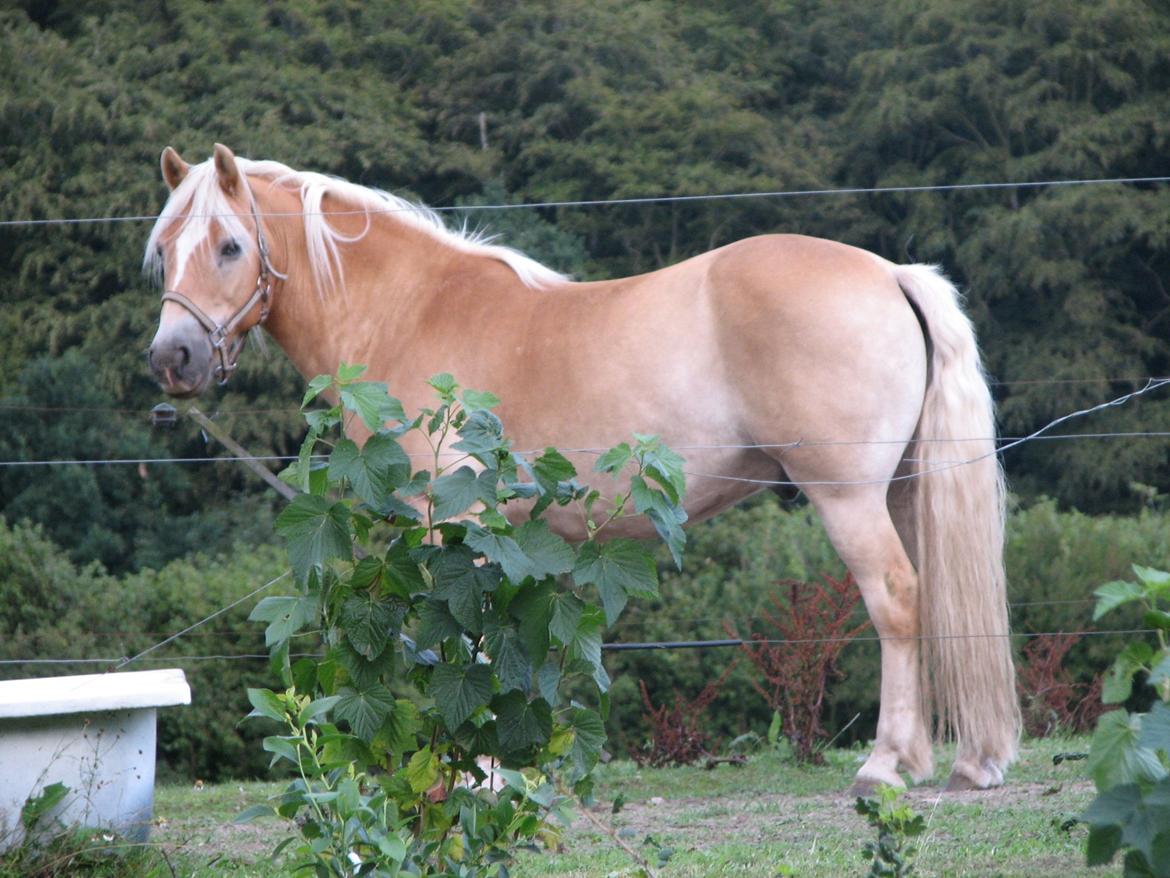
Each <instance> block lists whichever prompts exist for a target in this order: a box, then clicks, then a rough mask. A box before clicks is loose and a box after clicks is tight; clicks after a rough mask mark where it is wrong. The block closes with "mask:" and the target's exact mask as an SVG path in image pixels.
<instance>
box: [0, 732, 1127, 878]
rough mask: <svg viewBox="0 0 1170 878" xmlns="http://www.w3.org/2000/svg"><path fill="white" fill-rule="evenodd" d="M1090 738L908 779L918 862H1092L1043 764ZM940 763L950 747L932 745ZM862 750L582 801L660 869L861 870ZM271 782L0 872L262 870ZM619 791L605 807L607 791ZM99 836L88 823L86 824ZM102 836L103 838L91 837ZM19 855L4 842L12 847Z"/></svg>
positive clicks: (1049, 868) (1034, 869) (726, 770)
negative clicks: (956, 786) (952, 775)
mask: <svg viewBox="0 0 1170 878" xmlns="http://www.w3.org/2000/svg"><path fill="white" fill-rule="evenodd" d="M1086 749H1088V741H1087V740H1086V739H1050V740H1044V741H1029V742H1026V743H1025V744H1024V747H1023V752H1022V756H1021V760H1020V762H1019V763H1018V764H1017V765H1016V766H1015V767H1014V768H1013V770H1012V772H1011V773H1010V775H1009V780H1008V784H1007V785H1006V786H1005V787H1003V788H1002V789H1000V790H992V791H987V792H980V793H963V794H946V793H943V792H942V791H941V789H940V788H939V787H938V786H937V785H924V786H920V787H916V788H914V789H913V790H911V791H909V792H908V793H907V794H906V799H907V801H908V802H909V803H910V804H911V806H912V807H913V808H914V809H915V811H916V812H918V813H919V814H922V815H923V816H924V817H926V819H927V825H928V827H927V831H926V833H925V834H924V835H923V836H922V837H920V838H919V839H918V840H917V842H918V843H917V847H918V853H917V856H916V858H915V866H916V874H918V875H920V876H936V875H937V876H944V875H945V876H981V878H982V876H997V875H998V876H1005V878H1010V876H1021V878H1023V876H1029V878H1044V876H1053V878H1055V876H1059V878H1078V876H1090V875H1092V876H1100V875H1102V874H1108V872H1104V873H1103V872H1102V870H1100V869H1093V870H1090V869H1088V868H1087V867H1085V865H1084V843H1085V830H1084V828H1083V827H1081V826H1073V827H1071V828H1063V824H1064V823H1065V821H1067V820H1068V819H1069V818H1071V817H1073V816H1075V815H1076V814H1078V813H1080V812H1081V811H1083V809H1084V808H1085V806H1086V805H1087V804H1088V802H1089V801H1090V800H1091V799H1092V797H1093V789H1092V785H1091V784H1090V783H1089V782H1088V781H1087V780H1085V779H1084V776H1085V771H1084V763H1083V762H1064V763H1062V764H1060V765H1054V764H1053V756H1054V755H1055V754H1057V753H1065V752H1072V751H1084V750H1086ZM937 755H938V758H939V764H940V766H945V765H946V764H947V757H948V755H949V754H948V753H947V752H946V751H945V749H943V748H940V749H939V751H938V754H937ZM861 756H862V754H861V753H860V752H859V751H851V750H835V751H830V752H828V753H827V754H826V757H827V758H826V764H825V765H823V766H812V767H809V766H796V765H793V764H792V763H791V762H790V761H789V760H787V759H785V758H782V757H781V756H779V755H777V754H774V753H765V754H759V755H757V756H755V757H753V758H752V760H751V761H750V763H749V764H748V765H747V766H745V767H735V766H728V765H722V766H719V767H718V768H716V769H714V770H712V771H706V770H704V769H702V768H667V769H642V768H638V767H637V766H636V765H634V764H632V763H629V762H615V763H611V764H610V765H607V766H603V767H602V768H601V769H599V772H598V787H597V797H596V803H595V806H594V809H593V811H592V813H593V814H594V816H595V817H596V818H597V819H598V820H599V821H600V822H602V823H604V824H606V825H608V826H610V827H611V828H612V831H613V832H615V833H616V834H618V836H619V837H620V838H621V839H622V841H623V842H624V843H625V844H627V845H629V846H630V847H632V848H634V849H635V850H636V851H638V852H639V853H640V854H641V855H642V856H643V857H645V859H646V860H647V861H649V862H650V864H651V865H652V866H655V868H657V863H658V857H659V852H660V851H667V850H669V851H670V853H671V855H670V857H669V860H668V862H667V863H666V865H665V866H663V867H662V868H661V869H660V870H659V871H660V873H661V875H662V878H722V876H727V878H731V876H753V878H768V876H776V875H786V874H793V875H800V876H809V878H815V876H826V878H828V876H833V878H837V876H842V875H863V874H865V872H866V869H867V868H868V867H867V865H866V863H865V861H864V860H863V859H862V855H861V850H862V847H863V845H864V844H865V842H866V841H868V840H870V833H871V830H870V829H869V828H868V826H867V825H866V823H865V821H864V819H863V818H862V817H860V816H859V815H857V814H856V813H855V812H854V810H853V800H852V799H851V798H849V797H848V796H847V795H845V792H844V791H845V790H847V789H848V786H849V783H850V781H851V778H852V776H853V773H854V771H856V769H857V766H858V764H859V761H858V760H859V758H860V757H861ZM281 786H282V784H274V783H267V784H266V783H226V784H219V785H207V786H205V787H204V788H202V789H198V790H196V789H193V788H191V787H189V786H166V787H160V788H159V789H158V790H157V791H156V795H155V821H156V826H155V828H154V830H153V832H152V835H151V841H150V843H149V844H148V845H147V846H143V847H137V848H131V849H129V850H127V849H124V848H123V849H118V850H117V851H111V850H109V849H108V846H107V849H105V850H102V851H100V852H99V851H96V850H94V845H90V846H89V848H88V849H89V851H90V852H89V853H88V854H87V855H86V856H88V858H89V859H88V861H87V862H86V863H85V864H84V870H83V869H82V868H81V866H82V863H81V861H79V860H74V861H73V862H72V863H69V862H67V861H66V859H62V858H63V857H66V855H65V854H63V853H62V852H61V851H58V852H57V853H56V854H55V857H56V861H57V865H58V869H57V871H37V869H36V868H35V865H36V864H35V863H30V862H29V861H27V860H25V861H24V862H19V859H18V858H19V857H20V856H21V854H20V853H19V852H17V853H16V854H15V855H14V854H13V853H10V854H9V855H7V856H5V857H0V878H17V876H20V878H39V876H46V878H56V876H65V875H95V876H99V878H106V876H108V878H130V876H133V878H173V876H182V878H228V876H231V878H274V876H278V875H280V874H281V872H280V869H279V868H278V867H277V866H276V865H274V864H272V863H270V862H268V861H267V860H266V859H265V857H266V854H267V853H268V852H269V851H271V850H272V848H273V847H275V845H276V844H277V843H278V842H279V841H280V840H281V839H282V838H284V837H285V836H286V835H287V834H290V833H291V832H293V831H294V829H295V828H294V827H292V825H291V824H287V823H284V824H282V823H280V822H278V821H275V820H268V821H260V822H258V823H255V824H249V825H242V826H241V825H235V824H233V823H232V820H233V818H234V816H235V815H236V814H237V813H239V812H240V811H241V810H243V809H244V808H245V807H247V806H249V805H253V804H256V803H258V802H262V801H263V800H264V799H265V798H266V797H267V796H269V795H271V794H272V793H274V792H276V791H277V790H279V789H280V788H281ZM619 796H620V797H622V799H624V802H625V804H624V806H623V807H622V808H620V810H619V811H618V812H617V813H616V814H615V813H612V811H613V809H612V807H611V805H612V803H613V801H614V800H615V799H616V798H618V797H619ZM98 840H99V841H100V838H99V839H98ZM99 846H100V845H99ZM14 857H15V858H14ZM632 866H633V861H632V860H631V858H630V857H629V855H628V854H626V853H624V852H623V851H622V850H621V849H620V848H619V847H618V846H617V844H616V843H615V842H614V841H613V840H612V839H611V838H609V837H608V836H607V835H605V834H603V833H602V832H601V831H599V830H598V829H597V828H595V827H594V826H593V825H592V824H591V823H590V822H588V821H586V820H585V819H583V818H581V817H578V819H577V820H576V821H575V822H574V824H573V825H572V826H571V827H569V828H568V829H566V831H565V836H564V844H563V849H562V850H560V851H555V852H554V851H549V852H544V853H540V854H532V853H522V854H521V855H520V858H519V862H518V863H517V865H516V868H515V869H514V870H513V872H512V874H513V875H514V876H515V878H543V876H557V878H604V876H608V875H610V874H611V873H617V874H621V873H622V872H624V871H626V870H629V869H631V867H632Z"/></svg>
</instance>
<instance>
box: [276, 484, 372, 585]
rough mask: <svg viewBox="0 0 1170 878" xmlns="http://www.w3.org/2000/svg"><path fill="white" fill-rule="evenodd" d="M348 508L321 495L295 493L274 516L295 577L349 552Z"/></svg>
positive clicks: (304, 577)
mask: <svg viewBox="0 0 1170 878" xmlns="http://www.w3.org/2000/svg"><path fill="white" fill-rule="evenodd" d="M349 517H350V513H349V509H348V508H347V507H346V505H345V504H344V503H330V502H329V501H328V500H327V499H325V498H324V497H317V496H314V495H312V494H298V495H297V496H296V497H295V498H294V499H293V501H292V502H291V503H290V504H289V505H288V506H286V507H285V508H284V511H282V512H281V513H280V515H279V516H277V518H276V532H277V533H278V534H280V535H281V536H282V537H284V539H285V540H286V541H287V542H288V558H289V563H290V564H291V565H292V568H293V572H294V573H295V574H296V576H297V578H298V579H299V580H300V581H301V582H304V581H305V580H307V579H308V576H309V571H311V570H313V569H314V568H317V567H320V566H322V565H323V564H324V563H325V562H326V561H328V560H329V559H331V558H342V559H349V558H351V557H352V556H353V547H352V543H351V539H352V531H351V530H350V523H349Z"/></svg>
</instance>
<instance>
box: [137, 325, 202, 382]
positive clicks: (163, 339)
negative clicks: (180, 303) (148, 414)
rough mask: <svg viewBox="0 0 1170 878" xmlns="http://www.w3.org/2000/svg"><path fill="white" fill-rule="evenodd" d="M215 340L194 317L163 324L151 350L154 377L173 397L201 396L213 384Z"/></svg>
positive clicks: (150, 359)
mask: <svg viewBox="0 0 1170 878" xmlns="http://www.w3.org/2000/svg"><path fill="white" fill-rule="evenodd" d="M211 360H212V348H211V342H210V341H209V340H208V338H207V333H206V332H204V331H203V327H201V326H199V324H197V323H196V322H195V321H194V320H185V319H184V320H178V321H176V322H175V323H172V324H170V325H168V326H166V327H159V330H158V333H157V334H156V335H155V337H154V341H153V342H152V343H151V345H150V351H149V352H148V353H147V361H148V362H149V363H150V372H151V374H152V375H154V380H155V381H157V382H158V385H159V387H161V388H162V389H163V390H164V391H165V392H166V393H167V394H169V395H170V396H178V397H189V396H198V395H199V394H200V393H202V392H203V391H204V390H206V389H207V385H208V384H210V383H211Z"/></svg>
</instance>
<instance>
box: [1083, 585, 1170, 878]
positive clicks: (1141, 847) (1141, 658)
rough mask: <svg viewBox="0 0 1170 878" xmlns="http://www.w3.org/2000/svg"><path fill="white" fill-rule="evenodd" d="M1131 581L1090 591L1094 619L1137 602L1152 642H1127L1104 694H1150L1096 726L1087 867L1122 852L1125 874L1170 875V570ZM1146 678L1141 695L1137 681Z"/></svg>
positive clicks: (1115, 697) (1121, 697)
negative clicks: (1145, 701) (1147, 700)
mask: <svg viewBox="0 0 1170 878" xmlns="http://www.w3.org/2000/svg"><path fill="white" fill-rule="evenodd" d="M1133 571H1134V573H1135V574H1136V576H1137V581H1136V582H1133V581H1116V582H1110V583H1107V584H1105V585H1103V586H1101V587H1100V588H1098V589H1097V590H1096V592H1095V595H1096V597H1097V606H1096V610H1095V611H1094V614H1093V618H1094V619H1099V618H1100V617H1101V616H1103V615H1104V614H1105V613H1108V612H1110V611H1111V610H1113V609H1115V608H1117V607H1120V606H1123V605H1126V604H1135V603H1136V604H1138V605H1139V606H1140V607H1141V608H1142V609H1143V610H1144V615H1143V619H1144V621H1145V624H1146V626H1147V627H1149V628H1150V629H1152V631H1153V634H1154V638H1153V640H1154V642H1153V643H1151V642H1149V641H1147V640H1134V641H1132V642H1131V643H1130V644H1129V645H1128V646H1127V647H1126V648H1125V649H1124V650H1123V651H1122V652H1121V654H1120V655H1119V656H1117V659H1116V661H1115V662H1114V663H1113V667H1112V668H1111V669H1110V671H1109V674H1108V675H1107V677H1106V679H1105V684H1104V687H1103V689H1102V700H1103V701H1104V702H1105V703H1106V704H1122V703H1123V702H1127V701H1129V700H1130V698H1131V696H1134V695H1135V694H1146V692H1147V691H1148V690H1152V691H1153V693H1154V695H1155V698H1154V701H1153V705H1152V707H1151V708H1150V709H1149V711H1148V712H1145V713H1130V712H1129V711H1127V710H1125V709H1124V708H1120V709H1117V710H1113V711H1110V712H1109V713H1106V714H1105V715H1103V716H1102V717H1101V718H1100V720H1099V721H1098V723H1097V731H1096V733H1095V734H1094V735H1093V743H1092V746H1091V747H1090V751H1089V762H1088V765H1089V771H1090V773H1091V775H1092V777H1093V781H1094V782H1095V783H1096V785H1097V792H1098V795H1097V798H1096V799H1094V800H1093V802H1092V803H1091V804H1090V805H1089V808H1088V810H1086V811H1085V813H1084V815H1083V816H1082V819H1083V820H1084V821H1085V822H1086V823H1088V824H1089V839H1088V845H1087V851H1086V853H1087V858H1088V863H1089V865H1100V864H1103V863H1108V862H1110V861H1111V860H1112V859H1113V857H1114V856H1115V855H1116V854H1117V852H1118V851H1119V850H1122V849H1124V850H1125V855H1124V874H1125V875H1126V876H1127V878H1128V876H1158V878H1165V876H1170V612H1167V610H1166V606H1167V604H1170V573H1167V572H1166V571H1162V570H1153V569H1151V568H1149V567H1142V566H1139V565H1137V564H1135V565H1134V566H1133ZM1141 677H1144V678H1145V682H1144V685H1143V686H1141V687H1140V690H1141V691H1137V692H1135V682H1136V681H1137V680H1138V679H1139V678H1141Z"/></svg>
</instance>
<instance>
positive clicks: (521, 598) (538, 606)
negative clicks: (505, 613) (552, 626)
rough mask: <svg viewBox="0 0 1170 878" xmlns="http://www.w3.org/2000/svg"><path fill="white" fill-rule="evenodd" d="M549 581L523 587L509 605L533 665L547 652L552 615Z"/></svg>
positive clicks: (538, 662)
mask: <svg viewBox="0 0 1170 878" xmlns="http://www.w3.org/2000/svg"><path fill="white" fill-rule="evenodd" d="M553 594H554V589H553V585H552V583H551V582H543V583H537V584H536V585H533V586H529V587H526V588H524V589H523V590H522V591H521V592H520V594H519V595H517V597H516V598H515V599H514V600H513V601H512V603H511V604H510V605H509V607H508V610H509V612H510V613H511V614H512V615H513V616H514V617H515V618H516V619H518V620H519V624H520V635H521V636H522V637H523V638H524V645H525V646H526V647H527V649H528V655H529V656H531V658H532V661H533V663H534V664H535V665H537V666H539V665H540V664H541V663H543V661H544V659H545V656H546V655H547V653H548V647H549V640H548V625H549V620H550V619H551V617H552V605H551V603H550V602H551V600H552V595H553Z"/></svg>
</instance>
